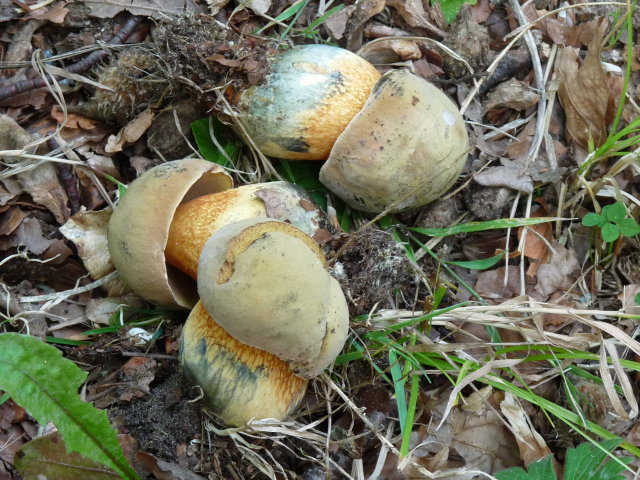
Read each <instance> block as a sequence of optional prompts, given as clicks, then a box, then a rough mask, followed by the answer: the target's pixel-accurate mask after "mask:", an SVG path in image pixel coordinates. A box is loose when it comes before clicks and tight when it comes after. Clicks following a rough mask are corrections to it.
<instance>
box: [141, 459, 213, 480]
mask: <svg viewBox="0 0 640 480" xmlns="http://www.w3.org/2000/svg"><path fill="white" fill-rule="evenodd" d="M135 461H136V463H137V464H138V465H140V466H142V468H144V469H145V470H146V471H147V472H149V473H152V474H153V475H154V477H155V478H156V479H157V480H204V477H201V476H200V475H196V474H195V473H193V472H192V471H191V470H189V469H188V468H186V467H183V466H181V465H179V464H177V463H169V462H165V461H164V460H160V459H159V458H156V457H154V456H153V455H151V454H150V453H147V452H138V453H136V458H135Z"/></svg>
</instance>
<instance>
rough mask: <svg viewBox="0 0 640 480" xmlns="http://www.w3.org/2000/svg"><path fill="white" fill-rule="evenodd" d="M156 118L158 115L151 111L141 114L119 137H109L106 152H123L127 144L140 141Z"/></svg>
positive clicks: (127, 125)
mask: <svg viewBox="0 0 640 480" xmlns="http://www.w3.org/2000/svg"><path fill="white" fill-rule="evenodd" d="M155 116H156V114H155V113H154V112H153V110H150V109H147V110H145V111H144V112H142V113H140V114H139V115H138V116H137V117H136V118H134V119H133V120H131V121H130V122H129V123H128V124H126V125H125V126H124V127H123V128H122V130H120V131H119V132H118V134H117V135H111V136H110V137H109V139H108V140H107V145H106V146H105V147H104V150H105V152H107V153H115V152H121V151H122V148H123V147H124V144H125V143H131V142H135V141H136V140H138V139H139V138H140V137H142V135H144V133H145V132H146V131H147V130H148V129H149V127H150V126H151V123H152V122H153V119H154V118H155Z"/></svg>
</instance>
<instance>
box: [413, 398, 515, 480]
mask: <svg viewBox="0 0 640 480" xmlns="http://www.w3.org/2000/svg"><path fill="white" fill-rule="evenodd" d="M450 392H451V390H449V391H446V392H442V394H441V395H440V396H439V399H438V400H437V404H436V405H434V406H433V407H432V408H430V409H429V411H430V412H431V422H430V423H429V425H428V426H427V428H426V432H424V433H423V435H422V438H415V439H412V440H413V441H412V443H413V445H412V447H413V446H417V444H420V443H422V444H423V445H422V446H420V447H418V448H417V449H416V450H415V451H414V453H413V455H414V456H415V457H418V458H425V457H429V456H433V455H435V454H437V452H438V451H440V449H442V448H443V447H448V448H449V450H450V451H455V452H456V453H457V457H459V458H460V459H461V461H462V463H463V465H455V464H451V463H450V464H449V465H447V467H449V468H455V467H467V468H469V469H473V470H480V471H483V472H487V473H494V472H496V471H500V470H504V469H505V468H509V467H512V466H515V465H519V463H520V456H519V452H518V448H517V446H516V444H515V442H514V441H513V436H512V435H511V433H510V432H509V430H508V429H507V428H506V427H505V426H504V425H503V423H502V421H501V420H500V417H499V414H498V413H496V412H495V411H494V410H492V409H491V408H489V406H488V405H487V403H488V402H491V401H492V399H491V396H492V390H491V387H485V388H483V389H481V390H479V391H478V392H474V393H472V394H471V395H469V397H468V398H466V399H465V401H464V403H461V407H460V408H457V407H456V408H454V409H453V410H451V412H450V414H449V416H448V417H447V418H446V420H445V421H444V423H443V424H442V426H441V427H440V428H439V429H436V427H437V425H438V424H439V423H440V421H441V419H442V415H443V413H444V411H445V409H446V404H447V400H448V398H449V394H450ZM449 462H451V460H449ZM456 478H461V479H462V478H464V479H465V480H466V479H471V478H473V475H471V474H470V475H469V476H461V477H456Z"/></svg>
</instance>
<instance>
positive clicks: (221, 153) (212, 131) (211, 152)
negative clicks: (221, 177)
mask: <svg viewBox="0 0 640 480" xmlns="http://www.w3.org/2000/svg"><path fill="white" fill-rule="evenodd" d="M191 131H192V132H193V137H194V138H195V140H196V144H197V145H198V151H199V152H200V155H202V158H204V159H205V160H208V161H210V162H213V163H217V164H218V165H221V166H223V167H230V166H232V163H233V161H235V160H236V158H238V152H239V151H240V148H239V147H238V144H237V143H236V142H235V141H232V140H229V139H228V137H227V134H226V127H225V126H224V125H223V124H222V122H220V120H218V119H217V118H215V117H207V118H201V119H200V120H196V121H195V122H193V123H192V124H191ZM229 159H231V161H229Z"/></svg>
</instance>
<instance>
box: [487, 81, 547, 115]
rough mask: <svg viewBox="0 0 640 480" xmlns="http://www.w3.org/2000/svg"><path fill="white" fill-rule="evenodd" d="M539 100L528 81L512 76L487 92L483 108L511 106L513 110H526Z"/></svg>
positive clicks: (491, 108)
mask: <svg viewBox="0 0 640 480" xmlns="http://www.w3.org/2000/svg"><path fill="white" fill-rule="evenodd" d="M539 100H540V95H538V94H537V93H536V92H535V91H533V89H532V88H531V86H530V85H529V84H528V83H526V82H521V81H520V80H516V79H515V78H512V79H511V80H507V81H506V82H503V83H501V84H500V85H498V86H497V87H496V88H495V89H494V90H492V91H491V93H489V95H488V97H487V102H486V103H485V109H486V110H493V109H494V108H512V109H514V110H526V109H528V108H531V107H533V106H535V105H536V104H537V103H538V101H539Z"/></svg>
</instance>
